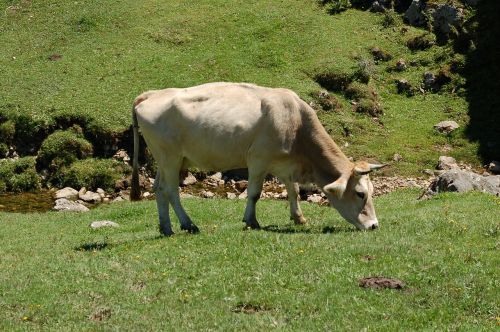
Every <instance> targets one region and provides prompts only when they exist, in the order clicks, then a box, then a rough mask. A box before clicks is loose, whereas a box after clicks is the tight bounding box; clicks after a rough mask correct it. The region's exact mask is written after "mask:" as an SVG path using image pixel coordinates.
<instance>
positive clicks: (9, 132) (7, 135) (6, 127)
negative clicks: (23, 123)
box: [0, 120, 16, 144]
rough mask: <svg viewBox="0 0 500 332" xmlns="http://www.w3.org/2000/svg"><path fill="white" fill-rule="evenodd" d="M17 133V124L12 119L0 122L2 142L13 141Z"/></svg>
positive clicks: (0, 138)
mask: <svg viewBox="0 0 500 332" xmlns="http://www.w3.org/2000/svg"><path fill="white" fill-rule="evenodd" d="M15 134H16V124H15V123H14V121H12V120H7V121H5V122H4V123H1V124H0V142H2V143H7V144H9V143H11V142H12V140H13V139H14V135H15Z"/></svg>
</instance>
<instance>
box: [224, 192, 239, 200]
mask: <svg viewBox="0 0 500 332" xmlns="http://www.w3.org/2000/svg"><path fill="white" fill-rule="evenodd" d="M226 196H227V198H229V199H236V197H237V196H236V194H235V193H226Z"/></svg>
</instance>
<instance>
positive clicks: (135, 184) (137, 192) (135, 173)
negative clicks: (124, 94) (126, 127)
mask: <svg viewBox="0 0 500 332" xmlns="http://www.w3.org/2000/svg"><path fill="white" fill-rule="evenodd" d="M137 105H138V103H137V102H135V103H134V105H133V106H132V131H133V132H134V157H133V160H132V183H131V187H130V200H132V201H138V200H140V199H141V188H140V186H139V124H138V122H137V113H136V110H135V107H136V106H137Z"/></svg>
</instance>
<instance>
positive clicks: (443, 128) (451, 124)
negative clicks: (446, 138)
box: [434, 120, 460, 134]
mask: <svg viewBox="0 0 500 332" xmlns="http://www.w3.org/2000/svg"><path fill="white" fill-rule="evenodd" d="M459 127H460V126H459V125H458V123H456V122H455V121H450V120H447V121H441V122H439V123H438V124H435V125H434V129H436V130H437V131H439V132H440V133H446V134H449V133H451V132H452V131H454V130H455V129H457V128H459Z"/></svg>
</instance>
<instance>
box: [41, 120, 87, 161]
mask: <svg viewBox="0 0 500 332" xmlns="http://www.w3.org/2000/svg"><path fill="white" fill-rule="evenodd" d="M92 153H93V147H92V144H90V143H89V142H88V141H87V140H86V139H85V138H84V137H83V134H82V133H81V130H79V129H78V128H72V129H70V130H64V131H62V130H58V131H55V132H54V133H52V134H50V135H49V136H48V137H47V138H46V139H45V140H44V141H43V143H42V146H41V147H40V150H39V151H38V156H37V168H38V169H45V168H51V169H52V170H57V169H58V168H59V167H61V166H67V165H70V164H71V163H72V162H74V161H76V160H78V159H84V158H87V157H90V156H92Z"/></svg>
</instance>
